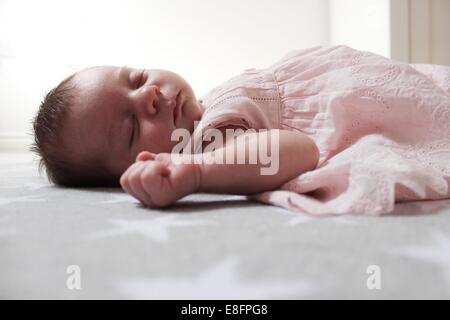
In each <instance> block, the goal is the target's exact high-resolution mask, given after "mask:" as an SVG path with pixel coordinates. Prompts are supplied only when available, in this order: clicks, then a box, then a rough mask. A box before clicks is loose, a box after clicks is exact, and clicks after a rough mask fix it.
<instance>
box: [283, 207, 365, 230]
mask: <svg viewBox="0 0 450 320" xmlns="http://www.w3.org/2000/svg"><path fill="white" fill-rule="evenodd" d="M275 210H277V211H279V212H280V213H282V214H284V215H287V216H288V217H290V219H289V220H288V223H287V224H288V225H289V226H296V225H299V224H303V223H308V222H313V221H325V222H329V221H331V222H334V223H337V224H347V225H358V224H359V221H357V218H355V217H353V216H348V215H339V216H330V217H323V216H321V217H314V216H311V215H307V214H302V213H293V212H292V211H289V210H287V209H284V208H278V207H277V208H275Z"/></svg>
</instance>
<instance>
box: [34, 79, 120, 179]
mask: <svg viewBox="0 0 450 320" xmlns="http://www.w3.org/2000/svg"><path fill="white" fill-rule="evenodd" d="M75 75H76V74H73V75H71V76H70V77H68V78H66V79H65V80H63V81H62V82H61V83H60V84H59V85H58V86H57V87H55V88H54V89H52V90H50V91H49V92H48V93H47V95H46V96H45V98H44V100H43V101H42V102H41V104H40V106H39V110H38V112H37V115H36V117H35V118H34V119H33V131H34V143H33V144H32V146H31V148H30V149H31V151H32V152H34V153H36V154H37V155H38V156H39V158H40V159H39V172H40V173H41V172H42V169H43V168H45V172H46V174H47V177H48V179H49V181H50V182H52V183H54V184H57V185H60V186H65V187H117V186H119V182H118V178H117V177H111V176H108V174H107V173H105V172H104V171H103V170H101V168H94V167H95V163H96V161H93V160H91V161H88V160H87V159H85V161H78V162H75V161H74V159H73V156H72V155H71V154H72V152H71V149H72V148H70V147H68V146H65V145H64V139H63V129H64V122H65V120H66V118H67V116H68V115H69V114H70V108H72V107H73V102H74V98H75V95H76V91H77V90H76V87H75V84H74V83H73V81H72V80H73V78H74V76H75Z"/></svg>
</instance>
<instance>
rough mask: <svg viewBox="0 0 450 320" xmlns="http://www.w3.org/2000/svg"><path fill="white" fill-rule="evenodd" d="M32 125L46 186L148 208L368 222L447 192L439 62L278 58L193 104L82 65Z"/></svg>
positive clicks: (171, 78) (177, 88)
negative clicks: (244, 210) (118, 190)
mask: <svg viewBox="0 0 450 320" xmlns="http://www.w3.org/2000/svg"><path fill="white" fill-rule="evenodd" d="M33 127H34V134H35V143H34V145H33V147H32V149H33V151H35V152H36V153H38V154H39V156H40V159H41V160H40V161H41V162H40V167H41V168H42V167H44V168H45V170H46V173H47V176H48V178H49V180H50V181H51V182H53V183H55V184H58V185H62V186H67V187H100V186H119V185H120V186H121V187H122V188H123V189H124V190H125V191H126V192H128V193H129V194H131V195H132V196H134V197H135V198H137V199H138V200H140V201H141V202H142V203H143V204H144V205H145V206H148V207H150V208H160V207H165V206H168V205H171V204H173V203H175V202H176V201H177V200H179V199H180V198H182V197H184V196H186V195H189V194H191V193H195V192H209V193H229V194H241V195H247V196H248V198H249V199H251V200H257V201H261V202H265V203H269V204H273V205H277V206H281V207H284V208H287V209H289V210H292V211H297V212H304V213H311V214H341V213H366V214H382V213H388V212H390V211H392V209H393V205H394V203H395V202H398V201H407V200H419V199H443V198H448V197H450V191H449V181H450V163H449V162H448V159H449V158H450V67H445V66H437V65H410V64H407V63H401V62H398V61H394V60H390V59H387V58H385V57H382V56H379V55H377V54H374V53H370V52H364V51H358V50H354V49H352V48H349V47H346V46H333V47H314V48H309V49H304V50H296V51H292V52H289V53H288V54H287V55H285V56H284V57H283V58H282V59H280V60H279V61H277V62H275V63H274V64H273V65H271V66H269V67H267V68H264V69H248V70H246V71H244V72H243V73H242V74H239V75H237V76H235V77H233V78H231V79H229V80H228V81H226V82H225V83H223V84H221V85H219V86H217V87H215V88H213V89H212V90H211V91H209V92H208V93H207V94H205V95H204V96H203V97H200V99H197V98H196V96H195V94H194V91H193V89H192V88H191V87H190V85H189V84H188V83H187V82H186V81H185V80H184V79H183V78H182V77H181V76H179V75H177V74H176V73H173V72H171V71H166V70H159V69H148V70H146V69H145V70H141V69H134V68H130V67H114V66H101V67H94V68H89V69H85V70H82V71H80V72H78V73H75V74H74V75H72V76H70V77H69V78H67V79H65V80H64V81H63V82H61V83H60V84H59V85H58V86H57V87H56V88H55V89H53V90H51V91H50V92H49V93H48V94H47V96H46V97H45V99H44V101H43V102H42V104H41V106H40V108H39V111H38V114H37V116H36V118H35V119H34V123H33ZM239 155H243V159H244V161H239ZM249 159H251V160H253V161H248V160H249ZM263 159H266V160H267V159H269V160H271V161H275V162H276V167H275V169H276V170H271V172H270V173H266V174H264V173H263V169H264V168H267V165H268V162H267V161H263ZM240 160H242V159H240ZM246 160H247V161H246Z"/></svg>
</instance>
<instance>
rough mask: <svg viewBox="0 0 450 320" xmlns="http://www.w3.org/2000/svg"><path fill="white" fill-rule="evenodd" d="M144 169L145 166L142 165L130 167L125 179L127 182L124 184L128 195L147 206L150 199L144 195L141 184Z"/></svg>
mask: <svg viewBox="0 0 450 320" xmlns="http://www.w3.org/2000/svg"><path fill="white" fill-rule="evenodd" d="M144 169H145V165H143V163H141V165H136V166H133V167H130V169H129V173H128V177H127V179H126V180H127V182H126V183H125V184H126V185H127V189H126V191H127V192H128V193H129V194H131V195H132V196H133V197H135V198H136V199H138V200H139V201H141V202H142V203H144V204H146V205H149V203H150V202H151V199H150V198H149V196H148V195H147V194H146V192H145V190H144V188H143V187H142V182H141V175H142V171H143V170H144Z"/></svg>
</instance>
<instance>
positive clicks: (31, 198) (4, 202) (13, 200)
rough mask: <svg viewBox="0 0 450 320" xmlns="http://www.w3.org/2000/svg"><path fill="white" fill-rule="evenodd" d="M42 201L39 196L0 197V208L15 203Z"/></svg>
mask: <svg viewBox="0 0 450 320" xmlns="http://www.w3.org/2000/svg"><path fill="white" fill-rule="evenodd" d="M41 201H44V199H42V198H40V197H39V196H21V197H0V206H1V205H7V204H11V203H16V202H41Z"/></svg>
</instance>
